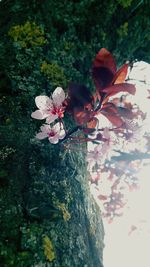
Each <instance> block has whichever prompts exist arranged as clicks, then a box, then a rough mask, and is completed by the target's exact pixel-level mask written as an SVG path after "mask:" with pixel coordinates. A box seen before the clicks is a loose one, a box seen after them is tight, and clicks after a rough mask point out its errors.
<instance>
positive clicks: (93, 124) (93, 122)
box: [87, 117, 99, 129]
mask: <svg viewBox="0 0 150 267" xmlns="http://www.w3.org/2000/svg"><path fill="white" fill-rule="evenodd" d="M98 123H99V120H98V119H97V118H95V117H94V118H92V119H91V120H90V121H89V122H88V123H87V128H90V129H95V128H96V126H97V125H98Z"/></svg>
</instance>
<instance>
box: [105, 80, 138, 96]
mask: <svg viewBox="0 0 150 267" xmlns="http://www.w3.org/2000/svg"><path fill="white" fill-rule="evenodd" d="M135 91H136V89H135V86H134V85H133V84H130V83H119V84H115V85H112V86H109V87H107V88H104V89H103V92H105V93H106V94H107V97H110V96H113V95H115V94H117V93H120V92H127V93H129V94H132V95H134V94H135Z"/></svg>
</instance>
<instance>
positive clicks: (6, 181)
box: [0, 0, 149, 267]
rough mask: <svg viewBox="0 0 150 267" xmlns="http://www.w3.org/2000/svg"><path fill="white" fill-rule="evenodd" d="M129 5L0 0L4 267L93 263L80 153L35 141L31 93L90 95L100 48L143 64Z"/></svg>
mask: <svg viewBox="0 0 150 267" xmlns="http://www.w3.org/2000/svg"><path fill="white" fill-rule="evenodd" d="M127 2H128V3H127ZM135 2H137V1H134V0H133V1H132V0H130V1H126V0H118V1H115V3H114V1H111V0H107V1H99V0H95V1H86V0H83V1H64V2H62V1H61V0H60V1H51V0H45V1H40V0H30V1H23V0H15V1H14V0H13V1H12V0H2V1H1V2H0V29H1V43H0V66H1V68H0V78H1V79H0V89H1V96H2V100H1V104H2V116H1V118H2V122H1V126H0V127H1V132H2V134H1V142H0V158H1V161H0V165H1V171H0V185H1V189H0V193H1V215H2V216H1V233H2V235H1V241H0V246H1V255H0V262H1V265H2V266H3V267H9V266H14V267H29V266H30V267H31V266H33V267H45V266H49V267H92V266H93V267H101V266H102V254H103V247H104V245H103V244H104V241H103V239H104V230H103V224H102V219H101V214H100V210H99V208H98V207H97V205H96V203H95V202H94V200H93V198H92V196H91V195H90V192H89V187H88V173H87V171H86V163H85V158H84V153H83V154H82V153H80V152H79V153H72V152H69V150H68V151H66V150H63V149H62V148H61V146H59V145H56V146H53V145H50V144H48V143H47V142H37V141H35V140H34V135H35V132H36V131H37V129H38V127H39V123H38V122H37V123H36V122H35V121H34V122H33V120H31V117H30V114H31V112H32V111H34V109H35V104H34V97H35V96H36V95H39V94H48V95H50V94H51V93H52V92H53V90H54V89H55V87H56V86H63V87H64V88H67V85H68V83H69V81H70V80H72V81H75V82H80V83H84V84H86V85H87V86H88V87H91V88H92V90H93V89H94V88H93V84H92V82H91V79H90V68H91V65H92V60H93V58H94V56H95V54H96V52H97V51H98V50H99V49H100V48H101V47H106V48H107V49H108V50H110V51H111V52H113V54H114V55H115V56H116V58H117V59H118V60H119V62H120V64H121V63H122V62H124V61H126V60H132V59H135V58H138V59H145V58H147V56H148V50H149V49H148V44H147V40H148V35H147V28H148V25H149V16H148V10H149V8H148V7H147V1H141V2H140V4H139V5H136V3H135ZM112 25H113V29H112ZM14 26H17V28H13V27H14ZM39 26H40V27H42V29H43V30H41V28H39ZM18 32H19V33H18ZM39 32H40V33H39ZM39 34H40V38H39ZM71 125H72V121H71V120H70V118H66V126H67V127H68V128H70V129H72V126H71ZM73 127H75V125H73ZM80 149H82V147H80ZM84 149H85V147H84ZM120 157H122V155H120ZM114 160H115V159H114Z"/></svg>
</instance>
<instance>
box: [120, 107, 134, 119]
mask: <svg viewBox="0 0 150 267" xmlns="http://www.w3.org/2000/svg"><path fill="white" fill-rule="evenodd" d="M117 108H118V112H119V114H120V116H122V117H125V118H128V119H130V120H132V119H133V118H134V117H135V115H134V113H133V112H132V110H130V109H127V108H122V107H117Z"/></svg>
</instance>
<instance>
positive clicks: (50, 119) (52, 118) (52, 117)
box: [46, 113, 58, 123]
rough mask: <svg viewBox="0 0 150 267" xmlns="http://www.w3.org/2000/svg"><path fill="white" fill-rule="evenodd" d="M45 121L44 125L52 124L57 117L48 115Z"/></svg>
mask: <svg viewBox="0 0 150 267" xmlns="http://www.w3.org/2000/svg"><path fill="white" fill-rule="evenodd" d="M47 116H48V117H47V119H46V123H52V122H53V121H55V120H56V119H58V115H54V114H52V113H51V114H48V115H47Z"/></svg>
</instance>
